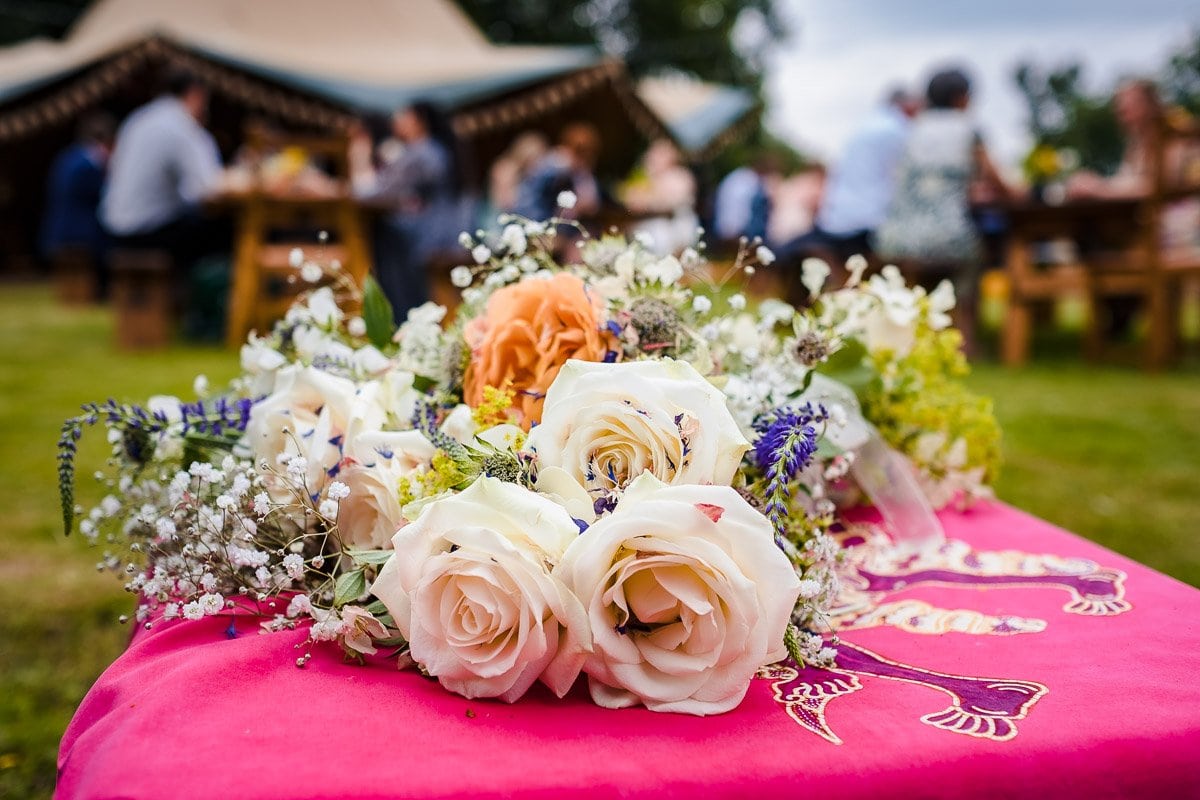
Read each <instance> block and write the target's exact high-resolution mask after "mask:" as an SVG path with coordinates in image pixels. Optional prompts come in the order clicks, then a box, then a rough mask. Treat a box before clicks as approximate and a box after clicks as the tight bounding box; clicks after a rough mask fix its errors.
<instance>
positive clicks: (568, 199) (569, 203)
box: [554, 189, 579, 211]
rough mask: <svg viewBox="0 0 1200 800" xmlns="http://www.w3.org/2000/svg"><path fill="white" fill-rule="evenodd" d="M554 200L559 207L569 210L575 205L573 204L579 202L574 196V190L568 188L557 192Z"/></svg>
mask: <svg viewBox="0 0 1200 800" xmlns="http://www.w3.org/2000/svg"><path fill="white" fill-rule="evenodd" d="M554 202H556V203H558V207H559V208H562V209H565V210H567V211H570V210H571V209H572V208H574V207H575V204H576V203H578V202H579V198H578V197H576V196H575V193H574V192H572V191H570V190H569V189H568V190H566V191H562V192H559V193H558V197H557V198H555V201H554Z"/></svg>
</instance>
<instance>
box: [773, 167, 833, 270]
mask: <svg viewBox="0 0 1200 800" xmlns="http://www.w3.org/2000/svg"><path fill="white" fill-rule="evenodd" d="M826 179H827V175H826V172H825V166H824V165H823V164H810V165H808V166H807V167H805V168H804V169H801V170H800V171H799V172H797V173H795V174H794V175H789V176H788V177H786V178H784V179H783V180H782V181H780V182H779V184H778V185H777V186H776V187H775V189H774V191H773V192H772V194H771V217H770V219H768V220H767V236H766V239H767V243H768V244H770V245H771V246H772V247H775V248H777V252H776V255H777V256H778V248H779V245H780V243H784V244H786V243H788V242H792V241H794V240H796V239H798V238H799V237H801V236H805V235H806V234H812V233H814V232H815V231H816V229H815V226H816V220H817V212H818V209H819V208H820V206H821V200H822V197H823V196H824V194H825V192H826V191H827V183H826Z"/></svg>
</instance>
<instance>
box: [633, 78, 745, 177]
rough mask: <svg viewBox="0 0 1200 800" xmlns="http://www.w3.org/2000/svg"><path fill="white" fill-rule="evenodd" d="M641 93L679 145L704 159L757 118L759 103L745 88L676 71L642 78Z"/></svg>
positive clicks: (640, 83) (639, 93)
mask: <svg viewBox="0 0 1200 800" xmlns="http://www.w3.org/2000/svg"><path fill="white" fill-rule="evenodd" d="M637 92H638V95H639V96H640V97H641V98H642V100H643V102H645V103H646V105H647V106H649V107H650V110H651V111H653V112H654V113H655V114H656V115H657V116H658V118H659V119H661V120H662V121H663V122H664V123H665V124H666V126H667V128H669V129H670V131H671V135H672V136H673V137H674V138H675V141H676V142H678V143H679V146H680V147H681V148H683V149H684V151H686V152H687V153H688V154H689V155H691V156H692V157H693V158H699V159H703V158H705V157H707V156H708V155H711V153H712V152H713V151H714V150H718V149H720V148H721V147H722V146H724V145H725V144H728V141H729V140H730V139H732V138H734V137H736V136H737V135H738V134H739V133H740V132H741V130H740V129H741V127H742V125H743V123H750V122H752V121H753V118H754V112H755V111H756V110H757V109H758V103H757V102H756V101H755V100H754V97H753V96H752V95H751V94H750V93H749V92H747V91H745V90H743V89H738V88H735V87H732V86H722V85H720V84H715V83H707V82H705V81H699V80H696V79H694V78H691V77H689V76H687V75H682V74H674V75H663V76H658V77H652V78H643V79H642V80H640V81H638V85H637Z"/></svg>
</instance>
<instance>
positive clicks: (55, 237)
mask: <svg viewBox="0 0 1200 800" xmlns="http://www.w3.org/2000/svg"><path fill="white" fill-rule="evenodd" d="M115 128H116V123H115V122H114V121H113V118H112V117H111V116H109V115H108V114H105V113H103V112H92V113H89V114H87V115H86V116H84V117H83V118H82V119H81V120H80V121H79V128H78V135H77V137H76V139H75V142H74V144H72V145H70V146H69V147H67V149H65V150H63V151H62V152H61V153H59V154H58V157H57V158H55V159H54V163H53V164H52V165H51V167H50V175H49V179H48V180H47V182H46V213H45V217H44V218H43V220H42V236H41V249H42V255H43V256H45V257H46V258H49V259H53V258H55V257H57V256H58V255H59V254H61V253H62V252H63V251H64V250H66V249H68V248H76V249H80V250H83V251H85V252H87V253H88V254H89V255H90V256H91V258H92V263H93V264H94V265H95V267H96V270H97V277H98V278H99V288H100V292H101V294H102V295H103V293H104V288H105V277H106V276H105V270H104V247H105V235H104V230H103V229H102V228H101V227H100V220H99V218H98V217H97V210H98V208H99V206H100V193H101V190H102V188H103V186H104V170H105V166H106V165H107V163H108V156H109V153H110V152H111V150H112V143H113V131H114V130H115Z"/></svg>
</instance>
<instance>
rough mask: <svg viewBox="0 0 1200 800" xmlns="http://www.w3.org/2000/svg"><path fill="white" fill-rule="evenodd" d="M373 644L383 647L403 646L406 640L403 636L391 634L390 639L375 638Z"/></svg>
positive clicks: (406, 642)
mask: <svg viewBox="0 0 1200 800" xmlns="http://www.w3.org/2000/svg"><path fill="white" fill-rule="evenodd" d="M375 644H376V645H377V646H379V647H383V648H385V649H386V648H392V647H404V646H405V645H406V644H408V640H407V639H405V638H404V637H403V636H393V637H391V638H390V639H376V640H375Z"/></svg>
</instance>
